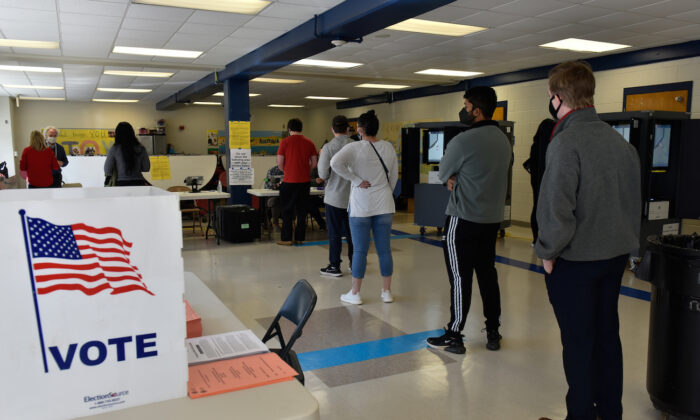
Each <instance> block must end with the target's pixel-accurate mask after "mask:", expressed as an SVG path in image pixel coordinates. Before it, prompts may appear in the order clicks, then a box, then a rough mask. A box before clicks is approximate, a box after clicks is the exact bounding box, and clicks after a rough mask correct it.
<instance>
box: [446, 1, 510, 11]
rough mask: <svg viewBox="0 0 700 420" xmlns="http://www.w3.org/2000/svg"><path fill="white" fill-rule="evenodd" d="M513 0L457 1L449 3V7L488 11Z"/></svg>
mask: <svg viewBox="0 0 700 420" xmlns="http://www.w3.org/2000/svg"><path fill="white" fill-rule="evenodd" d="M511 1H513V0H457V1H455V2H453V3H450V5H451V6H457V7H466V8H470V9H483V10H488V9H490V8H492V7H496V6H500V5H502V4H506V3H510V2H511Z"/></svg>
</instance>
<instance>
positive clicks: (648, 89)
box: [622, 81, 693, 112]
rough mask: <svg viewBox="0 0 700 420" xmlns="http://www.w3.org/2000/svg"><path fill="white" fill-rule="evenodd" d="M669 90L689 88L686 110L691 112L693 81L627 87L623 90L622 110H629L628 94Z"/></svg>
mask: <svg viewBox="0 0 700 420" xmlns="http://www.w3.org/2000/svg"><path fill="white" fill-rule="evenodd" d="M669 90H687V91H688V102H687V103H686V107H685V112H690V110H691V107H690V106H691V104H692V101H693V82H692V81H689V82H678V83H664V84H661V85H649V86H635V87H630V88H625V89H624V90H623V91H622V111H623V112H625V111H627V95H639V94H643V93H658V92H666V91H669Z"/></svg>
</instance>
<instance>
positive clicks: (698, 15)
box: [669, 8, 700, 23]
mask: <svg viewBox="0 0 700 420" xmlns="http://www.w3.org/2000/svg"><path fill="white" fill-rule="evenodd" d="M669 18H671V19H676V20H682V21H685V22H691V23H695V22H700V8H698V9H697V10H693V11H691V12H685V13H679V14H677V15H671V16H669Z"/></svg>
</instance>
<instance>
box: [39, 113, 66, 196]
mask: <svg viewBox="0 0 700 420" xmlns="http://www.w3.org/2000/svg"><path fill="white" fill-rule="evenodd" d="M43 134H44V136H45V137H46V146H47V147H48V148H49V149H51V150H52V151H53V153H54V155H56V160H58V165H59V166H60V167H61V168H62V167H64V166H66V165H68V158H67V157H66V151H65V150H64V149H63V146H61V145H60V144H58V143H57V142H56V139H57V138H58V134H59V131H58V129H57V128H56V127H54V126H52V125H50V126H48V127H46V128H44V132H43ZM62 183H63V175H62V174H61V169H60V168H59V169H58V170H55V171H53V184H52V187H53V188H61V185H62Z"/></svg>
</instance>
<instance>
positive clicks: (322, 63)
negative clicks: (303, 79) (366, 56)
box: [292, 58, 362, 69]
mask: <svg viewBox="0 0 700 420" xmlns="http://www.w3.org/2000/svg"><path fill="white" fill-rule="evenodd" d="M292 64H294V65H296V66H313V67H328V68H332V69H349V68H352V67H357V66H361V65H362V63H349V62H347V61H328V60H313V59H310V58H305V59H303V60H299V61H295V62H294V63H292Z"/></svg>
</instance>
